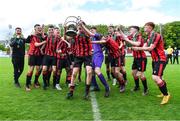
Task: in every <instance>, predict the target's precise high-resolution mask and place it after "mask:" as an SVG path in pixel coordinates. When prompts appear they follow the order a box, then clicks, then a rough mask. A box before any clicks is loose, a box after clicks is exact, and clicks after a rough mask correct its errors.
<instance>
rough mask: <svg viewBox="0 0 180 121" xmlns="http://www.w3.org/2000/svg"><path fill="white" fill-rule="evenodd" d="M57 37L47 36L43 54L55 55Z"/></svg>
mask: <svg viewBox="0 0 180 121" xmlns="http://www.w3.org/2000/svg"><path fill="white" fill-rule="evenodd" d="M58 41H59V38H57V37H55V36H51V37H47V39H46V46H45V55H49V56H56V46H57V42H58Z"/></svg>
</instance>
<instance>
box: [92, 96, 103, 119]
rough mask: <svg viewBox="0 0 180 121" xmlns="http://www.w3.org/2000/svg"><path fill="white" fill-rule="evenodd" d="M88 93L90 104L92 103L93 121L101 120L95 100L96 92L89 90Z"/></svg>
mask: <svg viewBox="0 0 180 121" xmlns="http://www.w3.org/2000/svg"><path fill="white" fill-rule="evenodd" d="M90 95H91V105H92V111H93V118H94V121H101V114H100V112H99V107H98V103H97V100H96V94H95V92H91V93H90Z"/></svg>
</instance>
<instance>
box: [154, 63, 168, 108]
mask: <svg viewBox="0 0 180 121" xmlns="http://www.w3.org/2000/svg"><path fill="white" fill-rule="evenodd" d="M153 64H154V68H153V75H152V78H153V80H154V81H155V82H156V84H157V85H158V87H159V89H160V91H161V93H162V94H163V99H162V102H161V104H162V105H163V104H166V103H168V101H169V98H170V94H168V89H167V85H166V82H165V80H162V75H163V71H164V69H165V66H166V62H161V61H158V62H154V63H153Z"/></svg>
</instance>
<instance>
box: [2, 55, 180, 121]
mask: <svg viewBox="0 0 180 121" xmlns="http://www.w3.org/2000/svg"><path fill="white" fill-rule="evenodd" d="M131 64H132V58H130V57H127V61H126V65H127V66H126V70H127V74H128V75H127V76H128V80H129V83H128V85H127V90H126V92H125V93H124V94H120V93H119V89H118V88H117V87H114V86H111V95H110V97H109V98H104V97H103V95H104V88H103V86H102V84H100V83H99V84H100V86H101V91H100V92H97V93H96V98H97V102H98V105H99V110H100V113H101V118H102V120H126V119H134V120H140V119H149V120H164V119H165V120H173V119H175V120H178V119H179V120H180V112H179V111H180V103H179V102H180V95H179V94H180V90H179V89H180V80H179V78H180V75H179V74H180V65H177V64H176V65H171V64H169V65H167V67H166V70H165V72H164V78H165V80H166V81H167V85H168V89H169V91H170V93H171V95H172V98H171V100H170V102H169V104H167V105H164V106H161V105H160V102H161V99H159V98H157V97H156V95H157V94H159V90H158V88H157V86H156V85H155V83H154V82H153V80H152V78H151V73H152V69H151V60H150V58H149V59H148V66H147V71H146V76H147V79H148V86H149V95H148V96H142V95H141V93H142V91H139V92H137V93H132V92H131V91H130V89H131V88H132V87H133V85H134V82H133V79H132V76H131ZM27 69H28V66H27V61H26V63H25V69H24V72H23V74H22V76H21V78H20V83H21V85H22V86H23V87H22V88H21V89H17V88H15V87H14V85H13V68H12V64H11V59H10V58H0V119H1V120H28V119H33V120H93V112H92V108H91V102H90V101H84V100H83V99H82V97H83V94H84V82H81V83H80V84H79V86H78V87H77V88H76V90H75V95H74V99H73V100H66V99H65V96H66V93H67V91H68V88H67V87H66V86H65V84H64V79H65V74H64V73H63V75H62V78H61V85H62V87H63V90H62V91H57V90H54V89H51V88H49V89H48V90H47V91H44V90H42V88H40V89H32V91H31V92H25V89H24V85H25V79H26V76H25V75H26V72H27ZM102 70H103V73H104V74H105V66H103V68H102ZM82 79H84V75H83V77H82ZM32 80H34V79H32ZM39 80H40V82H41V83H42V78H40V79H39ZM108 83H109V84H110V85H112V82H108ZM141 87H142V86H141Z"/></svg>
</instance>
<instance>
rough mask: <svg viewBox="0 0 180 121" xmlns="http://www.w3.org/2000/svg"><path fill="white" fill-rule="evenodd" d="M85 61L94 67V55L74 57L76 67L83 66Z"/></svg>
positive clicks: (87, 64)
mask: <svg viewBox="0 0 180 121" xmlns="http://www.w3.org/2000/svg"><path fill="white" fill-rule="evenodd" d="M83 63H84V65H85V66H91V67H92V56H84V57H77V56H75V57H74V67H81V66H82V64H83Z"/></svg>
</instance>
